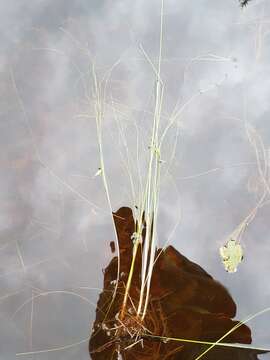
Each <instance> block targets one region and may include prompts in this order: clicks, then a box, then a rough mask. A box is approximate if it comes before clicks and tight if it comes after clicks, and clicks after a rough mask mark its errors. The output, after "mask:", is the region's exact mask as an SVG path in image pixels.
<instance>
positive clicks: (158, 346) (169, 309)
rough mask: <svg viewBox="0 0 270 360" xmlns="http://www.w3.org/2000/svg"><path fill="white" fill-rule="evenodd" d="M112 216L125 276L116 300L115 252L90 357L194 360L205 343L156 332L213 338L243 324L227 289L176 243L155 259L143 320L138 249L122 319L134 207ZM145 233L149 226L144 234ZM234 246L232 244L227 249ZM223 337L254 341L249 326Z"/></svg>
mask: <svg viewBox="0 0 270 360" xmlns="http://www.w3.org/2000/svg"><path fill="white" fill-rule="evenodd" d="M114 221H115V226H116V230H117V235H118V243H119V249H120V256H121V258H120V274H121V275H120V280H119V284H118V287H117V294H116V296H115V298H114V300H113V302H112V299H113V293H114V289H115V279H116V277H117V263H118V259H117V257H114V258H113V259H112V260H111V262H110V263H109V265H108V266H107V267H106V269H105V271H104V288H103V291H102V292H101V294H100V296H99V300H98V303H97V309H96V319H95V322H94V324H93V328H92V334H91V338H90V342H89V353H90V357H91V359H92V360H104V359H109V360H118V359H122V360H194V359H195V358H196V356H198V355H199V354H201V352H202V351H204V350H206V348H207V347H206V346H205V345H202V344H191V343H187V342H182V343H181V342H175V341H166V340H165V341H164V340H163V341H162V340H160V338H158V337H159V336H161V337H163V339H164V338H165V339H167V338H169V337H170V338H181V339H189V340H202V341H212V342H214V341H217V340H218V339H219V338H220V337H221V336H223V335H224V334H225V333H226V332H228V331H229V330H230V329H232V328H233V327H234V326H235V325H237V324H239V322H238V321H237V320H232V319H233V318H234V316H235V314H236V304H235V302H234V301H233V299H232V297H231V295H230V294H229V292H228V290H227V289H226V288H225V287H224V286H223V285H222V284H220V283H219V282H218V281H216V280H215V279H213V277H212V276H211V275H209V274H208V273H207V272H206V271H205V270H204V269H203V268H202V267H200V266H199V265H198V264H196V263H194V262H192V261H190V260H189V259H187V258H186V257H185V256H183V255H182V254H180V253H179V252H178V251H177V250H176V249H175V248H174V247H172V246H168V247H167V248H166V249H157V250H156V256H159V257H158V259H157V261H156V263H155V267H154V271H153V276H152V281H151V289H150V299H149V306H148V309H147V313H146V316H145V318H144V320H143V321H141V320H140V319H139V318H138V317H136V309H137V307H138V302H139V296H140V286H141V251H139V252H138V256H137V257H136V260H135V271H134V276H133V278H132V284H131V287H130V292H129V299H128V303H127V311H126V312H125V314H124V317H122V318H120V317H119V314H120V311H121V306H122V304H123V298H124V291H125V288H126V284H127V280H128V274H129V269H130V264H131V259H132V253H133V241H132V239H131V237H132V234H133V233H134V231H135V223H134V219H133V216H132V211H131V209H129V208H126V207H125V208H120V209H119V210H118V211H117V212H116V213H114ZM144 236H145V229H144V233H143V239H144ZM142 246H143V243H142ZM233 246H234V245H233ZM231 247H232V243H230V244H229V246H228V248H229V249H230V248H231ZM225 253H226V249H225ZM225 253H224V255H225ZM226 256H227V257H228V254H227V255H226ZM236 262H237V261H236ZM224 341H225V342H227V343H242V344H250V343H251V331H250V329H249V327H248V326H246V325H245V324H242V325H241V326H240V327H238V328H237V329H236V330H235V331H233V332H232V333H230V334H229V335H228V336H226V338H225V339H224ZM263 352H264V351H259V350H252V349H240V348H229V347H214V348H213V349H211V351H209V352H208V353H207V354H206V355H205V356H204V357H203V359H204V360H217V359H218V360H228V359H230V360H247V359H249V360H258V354H260V353H263Z"/></svg>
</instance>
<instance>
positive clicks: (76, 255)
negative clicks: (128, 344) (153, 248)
mask: <svg viewBox="0 0 270 360" xmlns="http://www.w3.org/2000/svg"><path fill="white" fill-rule="evenodd" d="M0 10H1V11H0V17H1V24H0V30H1V31H0V34H1V35H0V36H1V45H2V47H1V53H0V68H1V72H0V76H1V95H2V96H1V121H0V141H1V145H2V151H1V156H0V162H1V178H0V181H1V190H2V191H1V202H0V208H1V211H0V213H1V216H0V226H1V243H0V319H1V322H0V345H1V346H0V359H2V358H3V359H5V360H9V359H12V360H13V359H16V358H18V359H35V360H37V359H38V360H43V359H54V360H58V359H74V358H76V359H79V360H80V359H84V360H86V359H89V353H88V342H89V336H90V332H91V329H92V326H93V322H94V320H95V316H96V313H95V311H96V304H97V299H98V296H99V294H100V292H101V291H102V289H103V276H104V275H103V272H102V270H103V269H105V268H106V267H107V266H108V264H109V262H110V260H111V258H112V254H111V249H110V246H109V244H110V242H111V241H114V240H115V237H114V231H113V226H112V218H111V213H110V209H109V207H108V203H107V199H106V195H105V192H104V188H103V184H102V180H101V178H100V176H98V175H97V176H95V175H96V174H97V172H98V169H99V167H100V161H99V153H98V145H97V134H96V124H95V119H94V118H93V103H92V100H91V99H90V100H89V97H91V94H92V88H93V78H92V62H93V61H94V62H95V67H96V72H97V74H98V76H99V79H102V77H103V76H104V75H108V74H109V72H110V70H112V72H111V73H110V77H109V81H108V88H107V89H108V92H107V98H106V111H105V117H104V122H103V124H104V126H103V144H104V158H105V165H106V169H107V174H108V182H109V192H110V196H111V202H112V208H113V210H114V211H116V210H117V209H119V208H120V207H121V206H132V205H133V198H132V186H131V185H130V177H129V175H128V172H127V170H128V168H129V169H130V174H131V175H132V176H131V178H132V179H133V180H134V184H135V190H137V189H139V186H140V174H141V175H142V176H143V174H144V169H145V167H144V165H145V161H146V159H147V154H148V152H147V151H148V146H149V134H150V132H151V124H152V118H153V116H152V111H153V94H154V74H153V70H152V67H151V64H150V63H149V60H147V59H151V61H152V62H153V63H154V64H156V62H157V56H158V49H159V26H160V4H158V5H157V2H156V1H154V0H153V1H152V0H150V1H148V2H147V3H145V2H143V1H140V0H138V1H137V0H136V1H130V0H127V1H125V2H124V1H120V0H119V1H118V0H117V1H114V2H111V1H109V0H107V1H86V0H79V1H77V2H76V4H75V3H74V2H73V1H69V0H68V1H61V0H60V1H58V2H54V1H50V0H43V1H39V2H35V3H34V4H32V3H31V4H29V2H28V1H24V0H23V1H20V2H19V1H14V2H5V3H3V4H1V5H0ZM269 15H270V5H269V3H268V2H267V1H262V0H261V1H259V0H258V1H256V0H254V1H251V2H250V4H249V6H248V7H246V8H245V9H244V10H242V9H241V8H240V7H239V4H238V2H237V1H236V0H229V1H219V2H217V1H214V0H198V1H196V6H195V5H194V4H191V2H190V1H188V0H180V1H173V0H166V1H165V5H164V36H163V56H162V63H161V68H162V69H161V70H162V79H163V82H164V93H165V95H164V107H163V113H162V129H164V128H165V127H166V124H167V123H168V119H169V115H170V114H171V113H172V111H173V110H174V108H175V106H176V105H177V110H179V116H178V117H177V120H176V121H175V123H174V124H173V127H172V128H170V130H169V131H168V134H167V137H166V140H165V141H164V148H163V152H162V154H161V155H162V160H164V164H163V165H162V166H163V170H162V183H161V193H160V209H159V210H160V211H159V221H158V240H159V246H163V245H164V244H165V243H166V242H167V241H168V244H170V245H172V246H173V247H174V249H176V250H177V251H179V252H180V253H181V254H182V255H183V256H185V257H186V258H188V260H190V261H192V262H194V263H195V264H197V265H198V266H200V267H201V268H203V269H204V271H206V272H207V273H208V274H210V275H211V276H212V277H213V278H214V279H215V280H217V281H218V282H219V283H221V284H222V285H223V286H224V287H225V288H226V289H227V290H228V292H229V293H230V295H231V297H232V298H233V300H234V302H235V304H236V307H237V311H236V317H235V318H236V319H238V320H241V319H245V318H246V317H248V316H249V315H251V314H254V313H256V312H258V311H260V310H263V309H265V308H267V307H268V306H269V304H270V296H269V294H270V286H269V281H268V275H269V273H270V266H269V260H268V254H269V250H270V248H269V247H270V245H269V229H268V223H269V221H268V219H269V204H268V200H269V199H268V198H269V195H268V185H267V184H268V173H267V172H268V169H269V150H268V149H269V144H270V126H269V120H268V117H269V116H268V115H269V101H268V94H269V80H268V78H269V76H268V74H269V61H268V59H269V55H270V50H269V36H268V35H269ZM112 66H114V68H113V69H112ZM88 96H89V97H88ZM128 159H129V160H128ZM128 161H129V162H128ZM127 164H130V166H129V167H128V166H127ZM264 193H265V194H264ZM137 196H138V191H137V192H136V194H135V200H134V201H135V202H136V200H137ZM262 198H263V201H261V199H262ZM260 201H261V202H260ZM258 204H260V205H261V206H260V207H257V208H256V206H257V205H258ZM254 209H255V210H257V211H254ZM253 215H254V216H253ZM247 223H248V226H246V227H244V230H245V231H244V232H243V234H242V236H241V245H242V247H243V252H244V259H243V261H242V263H241V264H240V265H239V267H238V270H237V272H235V273H232V274H230V273H227V272H226V271H225V270H224V267H223V265H222V263H221V259H220V256H219V248H220V247H221V246H223V245H224V244H225V243H226V241H227V240H228V237H229V236H230V234H231V233H232V232H234V231H235V229H237V228H238V229H239V225H240V224H247ZM240 228H241V229H242V227H241V226H240ZM175 286H176V285H175ZM223 291H225V290H223ZM269 319H270V314H268V313H265V314H263V315H261V316H259V317H257V318H255V319H253V320H252V321H250V323H248V324H247V325H248V327H249V328H250V329H251V333H252V339H253V342H252V345H253V346H257V347H269V346H270V338H269ZM175 336H176V334H175ZM16 354H17V356H16ZM258 358H260V359H268V358H270V356H269V354H265V355H258Z"/></svg>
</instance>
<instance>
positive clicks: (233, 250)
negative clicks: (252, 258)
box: [219, 239, 244, 273]
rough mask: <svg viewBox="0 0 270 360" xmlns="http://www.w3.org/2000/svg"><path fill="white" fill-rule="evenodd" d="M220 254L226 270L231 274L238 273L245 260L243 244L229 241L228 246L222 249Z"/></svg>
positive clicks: (232, 240)
mask: <svg viewBox="0 0 270 360" xmlns="http://www.w3.org/2000/svg"><path fill="white" fill-rule="evenodd" d="M219 253H220V257H221V260H222V262H223V265H224V267H225V270H226V271H228V272H230V273H233V272H236V271H237V267H238V265H239V264H240V263H241V262H242V260H243V258H244V257H243V249H242V246H241V244H240V243H237V242H236V240H234V239H229V241H228V242H227V244H226V245H224V246H222V247H220V249H219Z"/></svg>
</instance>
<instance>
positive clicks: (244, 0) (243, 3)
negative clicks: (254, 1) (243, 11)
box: [239, 0, 251, 8]
mask: <svg viewBox="0 0 270 360" xmlns="http://www.w3.org/2000/svg"><path fill="white" fill-rule="evenodd" d="M250 1H251V0H240V1H239V2H240V6H241V7H242V8H243V7H245V6H247V5H248V3H249V2H250Z"/></svg>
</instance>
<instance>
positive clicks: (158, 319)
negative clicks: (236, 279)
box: [89, 0, 269, 360]
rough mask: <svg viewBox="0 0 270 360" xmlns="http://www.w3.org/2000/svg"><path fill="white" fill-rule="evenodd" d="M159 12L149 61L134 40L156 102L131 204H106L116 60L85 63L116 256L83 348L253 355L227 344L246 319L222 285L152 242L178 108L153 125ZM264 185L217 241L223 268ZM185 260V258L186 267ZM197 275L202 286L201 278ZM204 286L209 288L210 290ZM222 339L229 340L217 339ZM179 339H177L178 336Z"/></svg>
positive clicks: (114, 354) (233, 260) (137, 353)
mask: <svg viewBox="0 0 270 360" xmlns="http://www.w3.org/2000/svg"><path fill="white" fill-rule="evenodd" d="M247 3H248V1H243V2H241V6H242V7H244V6H246V5H247ZM163 12H164V1H163V0H161V17H160V43H159V56H158V61H157V64H154V62H153V61H152V60H151V59H150V58H149V56H148V54H147V53H146V51H145V50H144V48H143V47H140V50H141V53H142V54H143V56H144V58H145V59H146V61H147V62H148V63H149V65H150V66H151V68H152V70H153V73H154V76H155V87H154V89H155V104H154V110H153V118H152V132H151V136H150V140H149V146H148V151H149V154H148V161H147V169H146V176H145V178H144V179H143V181H142V179H141V177H140V181H141V184H140V191H141V192H140V193H139V194H135V191H134V184H133V179H132V178H130V181H131V185H132V189H133V199H134V204H133V208H132V209H129V208H121V209H119V210H118V211H117V212H113V209H112V205H111V200H110V191H109V187H108V181H107V175H106V168H105V164H104V156H103V147H102V126H103V125H102V121H103V116H104V103H105V99H106V91H107V85H108V81H109V77H110V75H111V71H112V69H113V68H114V67H115V66H116V65H117V63H116V64H114V66H113V67H112V69H111V70H110V71H109V72H108V73H107V74H106V76H104V77H103V78H102V79H101V80H99V79H98V77H97V74H96V71H95V67H94V66H93V68H92V75H93V84H94V86H93V94H94V96H93V99H94V104H95V118H96V126H97V135H98V143H99V150H100V167H99V169H98V172H97V174H96V175H99V176H101V177H102V180H103V184H104V188H105V192H106V195H107V200H108V203H109V208H110V211H111V214H112V217H113V221H114V224H115V227H114V229H115V244H116V249H117V257H115V258H113V260H112V261H111V263H110V264H109V265H108V267H107V268H106V270H105V275H104V289H103V292H102V293H101V295H100V299H99V301H98V306H97V317H96V320H95V323H94V325H93V332H92V334H91V339H90V345H89V351H90V354H91V356H92V358H93V359H98V360H99V359H104V357H106V358H110V359H121V358H123V359H132V358H136V359H137V358H139V359H161V358H162V359H167V358H168V359H172V360H173V359H200V358H202V357H203V356H205V357H207V359H215V358H217V356H218V358H219V359H222V358H224V359H228V358H231V359H233V358H247V356H248V357H249V358H252V359H257V354H260V353H264V352H266V351H268V349H258V348H251V347H249V348H245V347H244V346H242V345H241V346H240V345H237V346H235V345H232V344H230V343H233V342H238V343H247V344H249V343H250V342H251V333H250V330H249V328H248V327H247V326H246V325H245V321H244V322H240V321H233V320H232V318H233V317H234V315H235V304H234V302H233V300H232V298H231V297H230V295H229V294H228V292H227V291H226V289H225V288H224V287H222V285H221V284H219V283H218V282H216V281H215V280H214V279H213V278H212V277H211V276H210V275H209V274H208V273H206V272H205V271H204V270H203V269H202V268H201V267H200V266H199V265H197V264H194V263H192V262H190V261H189V260H188V259H186V258H185V257H184V256H183V255H181V254H180V253H178V252H177V251H176V250H175V249H174V248H173V247H167V248H166V247H164V248H162V249H159V248H158V247H157V243H156V237H157V216H158V209H159V193H160V181H161V175H162V174H161V168H162V163H163V160H162V145H163V142H164V139H165V138H166V135H167V132H168V130H169V129H170V128H171V127H172V125H173V124H174V123H175V122H176V120H177V118H178V116H179V115H180V114H181V111H182V108H180V109H178V108H177V106H176V107H175V109H174V111H173V113H172V114H171V116H170V117H169V120H168V123H167V125H166V126H165V129H164V130H163V131H162V132H161V131H160V120H161V117H162V107H163V97H164V83H163V81H162V76H161V59H162V44H163ZM185 106H186V104H184V107H185ZM246 131H247V134H249V140H250V143H251V144H252V146H254V149H255V153H256V154H257V163H258V169H259V174H260V176H261V178H262V179H265V178H266V171H267V170H266V167H267V165H265V164H264V165H263V168H264V170H262V169H261V167H262V164H261V159H260V156H258V152H257V150H258V146H260V145H261V144H259V145H258V142H257V141H258V139H257V140H254V139H255V134H254V132H253V135H252V138H251V129H250V127H249V125H246ZM259 142H260V141H259ZM129 175H130V174H129ZM138 176H139V174H138ZM264 185H265V186H264V193H263V196H262V198H261V199H260V201H259V202H258V204H257V206H256V207H255V208H254V209H253V210H252V211H251V212H250V214H249V215H248V216H247V217H246V218H245V219H244V220H243V222H242V223H241V224H240V225H239V226H238V227H237V228H236V229H235V230H234V231H233V233H232V234H231V235H230V236H229V239H228V241H227V242H226V243H225V244H224V246H223V247H221V248H220V255H221V258H222V261H223V263H224V266H225V269H226V270H227V271H229V272H235V271H236V270H237V266H238V265H239V264H240V262H241V261H242V259H243V250H242V247H241V244H240V239H241V237H242V235H243V233H244V231H245V227H246V225H247V224H249V223H250V222H251V221H252V220H253V219H254V217H255V215H256V213H257V211H258V209H259V208H260V207H262V206H263V205H264V203H265V199H266V195H267V193H268V186H269V185H268V182H267V181H266V180H265V184H264ZM113 248H114V246H113ZM185 266H187V268H186V269H185ZM184 269H185V270H184ZM185 271H187V274H188V275H187V279H186V278H185V276H184V275H186V274H185ZM176 274H177V275H176ZM194 276H195V278H196V277H198V278H196V281H195V283H196V286H198V289H199V292H200V293H201V295H202V294H204V293H205V292H206V293H207V294H205V298H204V300H203V303H200V301H199V303H197V302H196V301H197V300H198V294H197V290H198V289H196V291H195V292H194V289H193V285H194ZM163 277H164V280H163V283H162V279H163ZM201 278H202V279H203V283H204V285H203V286H201V285H200V280H199V279H201ZM173 279H174V280H173ZM170 281H172V285H171V287H170V286H168V284H170ZM197 281H198V283H197ZM167 283H168V284H167ZM196 286H195V287H196ZM208 286H210V289H213V291H214V295H213V294H212V295H213V296H212V297H211V296H210V294H211V291H209V287H208ZM186 293H187V294H189V295H188V301H187V302H185V301H186V299H185V300H183V299H182V298H183V297H184V298H185V296H186ZM195 293H196V296H195V295H194V294H195ZM193 296H194V297H195V298H196V301H195V300H194V299H193ZM209 296H210V297H209ZM219 296H220V301H221V303H222V305H220V307H218V309H214V310H213V309H211V308H209V306H210V304H212V302H211V301H210V298H211V299H212V300H213V299H214V304H215V305H214V306H218V303H219V302H218V300H217V299H218V298H219ZM190 297H191V298H190ZM192 299H193V300H192ZM189 301H191V302H189ZM223 301H224V302H225V303H224V302H223ZM183 303H184V305H183ZM221 303H220V304H221ZM224 304H225V305H224ZM265 311H269V309H266V310H265ZM257 315H258V314H255V315H254V316H257ZM169 319H170V320H169ZM248 320H250V318H248V319H247V321H248ZM184 324H186V326H185V328H184V329H183V328H181V326H183V325H184ZM197 327H199V328H200V330H198V328H197ZM203 329H207V330H209V333H207V331H206V332H204V330H203ZM202 338H203V340H201V339H202ZM223 339H225V340H227V341H228V343H227V342H226V343H223V342H222V340H223ZM168 342H169V344H168ZM179 342H180V343H181V345H179V344H178V343H179ZM183 343H185V344H184V345H183ZM221 349H222V351H221ZM210 350H211V351H210ZM206 354H207V355H206Z"/></svg>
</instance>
